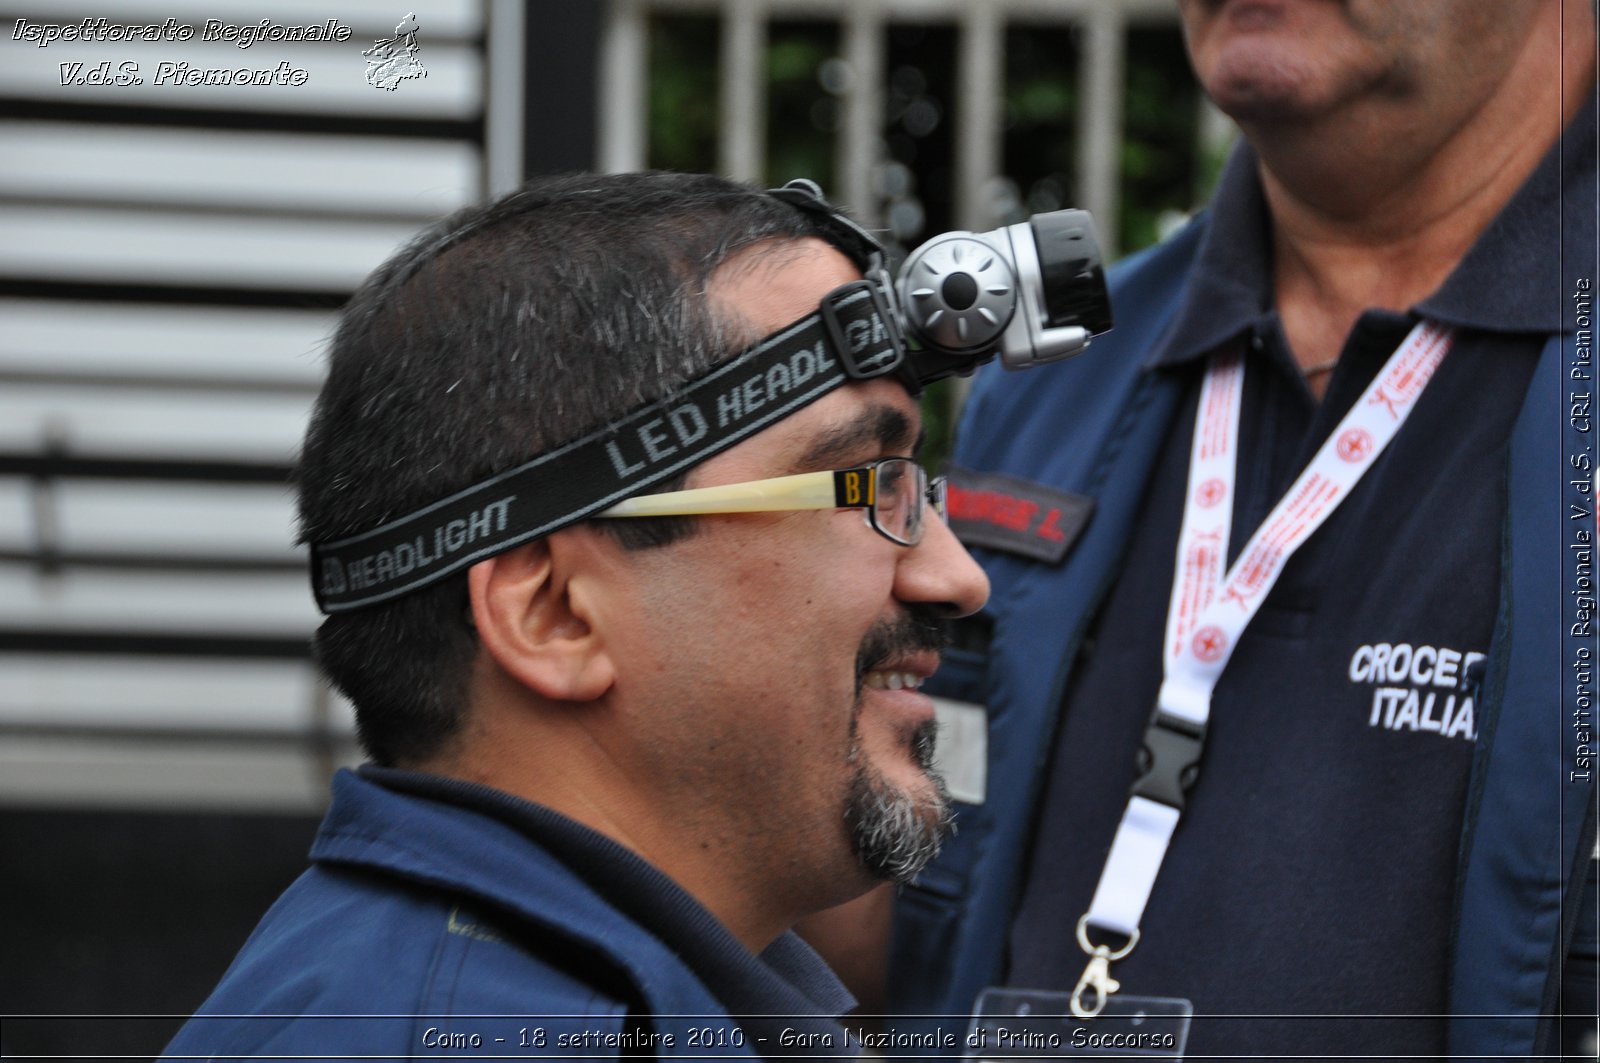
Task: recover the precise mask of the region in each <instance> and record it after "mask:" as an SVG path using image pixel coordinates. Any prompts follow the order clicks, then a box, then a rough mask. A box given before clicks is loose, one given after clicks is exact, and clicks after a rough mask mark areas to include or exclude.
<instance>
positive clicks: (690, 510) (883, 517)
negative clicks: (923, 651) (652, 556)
mask: <svg viewBox="0 0 1600 1063" xmlns="http://www.w3.org/2000/svg"><path fill="white" fill-rule="evenodd" d="M930 507H931V508H932V509H933V511H934V512H935V513H936V514H938V515H939V517H940V518H941V519H942V518H943V517H944V514H945V482H944V477H942V476H940V477H937V478H936V479H933V480H931V481H930V480H929V479H928V474H927V472H926V471H924V470H923V468H922V466H921V465H918V464H917V463H916V461H915V460H914V459H912V458H879V459H878V460H877V461H874V462H870V463H868V464H866V465H863V466H860V467H859V468H855V469H836V470H834V471H832V472H803V473H800V474H799V475H796V476H775V477H773V478H771V479H768V480H750V481H747V482H745V483H738V484H721V485H718V486H716V487H696V488H691V489H690V490H687V491H667V492H665V493H663V494H659V495H639V496H638V497H636V498H630V499H627V500H625V501H623V502H618V503H617V504H616V505H614V506H612V507H611V508H610V509H606V510H601V511H600V512H599V513H597V514H595V516H596V517H682V516H690V515H693V514H710V513H779V512H784V511H787V510H798V509H864V510H866V518H867V524H868V525H869V526H870V527H871V528H872V529H873V530H874V531H876V532H877V533H878V534H880V535H882V536H883V537H884V538H886V539H888V540H889V541H890V542H894V543H899V544H900V545H901V546H916V545H917V544H918V543H919V542H921V541H922V528H923V523H924V518H925V517H926V516H927V512H928V509H929V508H930Z"/></svg>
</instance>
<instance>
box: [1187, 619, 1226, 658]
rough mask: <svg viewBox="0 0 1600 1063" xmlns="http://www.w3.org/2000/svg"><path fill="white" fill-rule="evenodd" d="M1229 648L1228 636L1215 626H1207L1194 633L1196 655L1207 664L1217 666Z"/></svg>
mask: <svg viewBox="0 0 1600 1063" xmlns="http://www.w3.org/2000/svg"><path fill="white" fill-rule="evenodd" d="M1227 648H1228V636H1226V635H1224V634H1223V633H1222V629H1221V628H1220V627H1217V626H1216V625H1215V624H1207V625H1206V626H1205V627H1203V628H1201V629H1200V630H1199V631H1196V632H1195V633H1194V655H1195V656H1196V657H1198V658H1200V660H1202V661H1204V662H1205V663H1206V664H1215V663H1216V662H1218V661H1220V660H1222V654H1223V652H1224V651H1225V650H1226V649H1227Z"/></svg>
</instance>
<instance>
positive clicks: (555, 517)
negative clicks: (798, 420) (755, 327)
mask: <svg viewBox="0 0 1600 1063" xmlns="http://www.w3.org/2000/svg"><path fill="white" fill-rule="evenodd" d="M772 194H773V195H774V196H775V197H777V198H780V199H782V200H783V201H784V202H786V203H789V204H790V205H792V206H794V207H796V208H797V209H800V210H804V211H806V212H807V213H808V214H811V215H812V216H813V217H814V219H816V220H817V221H818V222H819V223H820V226H819V227H820V228H821V230H822V232H823V235H825V236H826V238H827V239H828V240H829V241H830V242H832V243H833V244H834V246H835V247H837V248H838V249H839V250H840V251H841V252H843V253H844V254H845V255H847V256H848V257H849V258H850V259H851V260H852V261H854V262H855V263H856V265H857V266H859V267H860V268H861V270H862V272H863V273H864V274H865V277H864V278H863V279H862V280H859V281H852V282H851V283H849V284H845V285H842V286H840V287H838V288H836V289H834V290H833V291H832V292H829V293H828V295H827V296H825V297H824V298H823V300H822V302H821V304H820V306H819V307H818V309H817V311H816V312H815V313H813V314H809V315H807V316H806V317H804V318H801V319H800V320H799V321H796V322H795V323H794V324H792V325H789V326H788V327H786V328H784V329H781V330H779V331H778V332H776V333H774V334H772V335H771V336H768V337H766V338H765V339H763V340H762V341H760V342H759V343H757V344H756V345H755V346H753V347H750V348H749V349H747V350H745V351H743V352H742V353H740V354H739V355H737V356H736V357H734V358H732V359H730V360H729V361H726V362H723V363H722V364H720V365H718V366H716V367H714V368H713V369H711V370H709V371H708V372H706V373H705V374H704V375H702V376H701V377H699V378H698V379H695V380H691V381H689V382H688V383H686V384H684V385H683V386H682V387H680V388H679V389H678V390H677V391H674V392H672V393H670V394H668V395H665V396H662V397H661V398H659V399H657V400H655V401H653V402H650V403H648V404H646V405H644V406H642V407H640V408H639V409H636V410H634V411H633V412H631V413H629V414H628V415H627V416H625V417H623V418H621V419H620V420H618V421H616V422H614V423H612V424H609V425H606V426H604V427H603V428H600V429H597V430H596V431H594V432H591V433H590V434H588V435H586V436H584V437H583V438H581V439H578V440H575V441H573V442H570V443H567V444H564V445H562V446H559V447H557V448H555V449H554V450H550V451H547V452H546V453H544V454H541V455H539V456H538V457H535V458H534V459H532V460H531V461H529V462H526V463H525V464H523V465H519V466H517V467H516V468H514V469H509V470H507V471H505V472H503V473H500V474H499V475H496V476H493V477H491V478H489V479H488V480H485V481H483V482H481V483H478V484H475V485H473V486H471V487H468V488H466V489H465V490H463V491H458V492H457V493H455V494H453V495H451V496H449V497H448V498H444V499H441V500H439V501H438V502H435V503H433V504H432V505H429V506H425V507H423V508H422V509H419V510H416V511H415V512H412V513H409V514H407V515H405V516H403V517H399V518H397V519H395V520H391V521H388V522H387V523H385V524H383V525H381V526H379V527H377V528H373V529H372V530H370V531H366V532H362V533H360V534H358V535H352V536H349V537H346V538H343V539H338V540H334V541H331V542H321V543H315V544H313V545H312V547H311V568H312V586H313V592H314V594H315V596H316V600H317V607H318V608H319V609H321V610H322V611H323V612H324V613H341V612H347V611H349V610H353V609H360V608H363V607H365V606H371V605H377V604H380V603H382V602H387V601H391V600H393V599H395V598H397V597H399V596H401V595H403V594H408V593H410V592H411V591H414V590H419V589H421V588H423V587H426V586H428V585H430V584H432V583H435V582H437V581H439V580H441V579H444V578H445V577H446V576H450V575H452V574H454V573H456V572H460V571H461V570H463V569H465V568H466V567H468V566H469V565H472V564H474V563H475V562H478V561H481V560H483V559H485V558H488V557H493V556H494V555H495V554H498V553H502V552H504V551H506V550H509V549H511V548H512V547H515V546H520V545H521V544H523V543H526V542H531V541H533V540H534V539H538V538H541V537H543V536H546V535H549V534H551V533H553V532H556V531H559V530H561V529H562V528H565V527H567V526H569V525H572V524H576V523H578V522H579V521H582V520H585V519H587V518H589V517H592V516H594V515H595V514H597V513H599V512H600V511H601V510H604V509H607V508H609V507H610V506H612V505H615V504H616V503H617V502H620V501H622V500H623V499H624V498H628V497H630V496H632V495H638V494H644V493H646V492H647V491H648V490H649V489H650V488H652V487H654V486H655V485H657V484H659V483H661V482H663V481H665V480H667V479H669V478H671V477H674V476H677V475H678V474H679V473H681V472H683V471H685V470H687V469H689V468H691V467H693V466H695V465H698V464H699V463H700V462H702V461H705V460H706V459H707V458H710V457H712V456H713V455H715V454H718V453H720V452H721V451H724V450H726V449H728V448H729V447H731V446H733V445H734V444H735V443H738V442H739V441H740V440H742V439H745V438H747V437H749V436H751V435H754V434H755V433H756V432H759V431H761V430H762V429H764V428H766V427H767V426H769V425H771V424H773V423H775V422H777V421H779V420H782V419H783V418H785V417H787V416H789V415H790V414H792V413H794V412H796V411H797V410H800V409H803V408H804V407H806V406H808V405H810V404H811V403H813V402H815V401H816V400H817V399H820V398H821V397H822V396H824V395H826V394H828V393H829V392H831V391H833V390H834V389H836V388H838V387H841V386H842V385H844V384H847V383H849V382H850V381H852V380H869V379H872V378H875V377H880V376H886V375H889V374H893V375H895V376H896V377H897V378H898V379H900V380H901V381H902V382H903V383H904V384H905V385H906V387H907V389H908V390H910V391H911V393H912V394H916V393H918V392H920V391H921V390H922V388H923V387H925V386H926V385H927V384H929V383H932V382H933V381H935V380H940V379H943V378H944V377H947V376H951V375H956V374H962V375H964V374H967V373H971V372H972V371H973V370H974V369H976V368H977V367H978V366H979V365H981V364H982V363H984V362H986V361H988V360H990V359H991V358H993V357H995V356H996V355H999V356H1000V358H1001V362H1002V364H1004V365H1005V366H1006V367H1007V368H1011V369H1018V368H1026V367H1027V366H1031V365H1037V364H1041V363H1043V362H1047V361H1053V360H1055V359H1057V358H1062V357H1066V356H1068V355H1071V354H1076V353H1077V352H1078V351H1081V350H1083V348H1084V347H1085V346H1087V344H1088V341H1089V337H1090V336H1091V335H1096V334H1098V333H1100V332H1104V331H1105V330H1106V329H1108V328H1110V327H1111V311H1110V304H1109V301H1108V299H1107V297H1106V291H1105V282H1104V278H1103V276H1102V273H1101V267H1100V252H1099V247H1098V245H1097V244H1096V242H1095V239H1094V230H1093V227H1092V225H1091V224H1090V223H1089V216H1088V215H1087V214H1085V213H1084V212H1083V211H1057V212H1055V213H1054V214H1041V215H1037V216H1035V217H1034V218H1033V219H1031V220H1030V221H1028V222H1026V223H1022V224H1018V225H1012V226H1008V227H1007V228H1005V229H997V230H995V231H994V232H990V233H982V234H973V233H947V234H945V235H944V236H940V237H935V238H934V239H932V240H930V241H928V242H927V243H926V244H924V245H922V247H920V248H918V249H917V250H916V251H914V252H912V255H911V257H910V258H909V259H908V260H907V262H906V265H905V267H904V268H903V269H902V270H901V272H900V277H899V279H898V281H894V280H891V279H890V277H889V274H888V272H887V271H886V270H885V268H884V265H883V248H882V245H880V244H879V243H878V241H877V240H876V238H874V237H873V236H872V235H871V234H870V233H868V232H867V231H866V230H865V229H862V228H861V227H860V226H858V225H857V224H856V223H855V222H853V221H851V220H850V219H849V218H848V217H846V216H845V215H843V214H841V213H839V212H838V210H837V209H836V208H834V207H832V206H830V205H829V204H828V203H827V202H826V201H825V200H824V199H823V198H822V193H821V191H820V190H819V189H818V188H817V186H816V185H814V184H812V183H811V182H809V181H791V182H790V183H789V184H788V185H786V186H784V187H783V188H781V189H776V190H774V191H773V192H772Z"/></svg>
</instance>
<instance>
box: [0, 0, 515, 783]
mask: <svg viewBox="0 0 1600 1063" xmlns="http://www.w3.org/2000/svg"><path fill="white" fill-rule="evenodd" d="M485 6H486V5H485V3H484V2H482V0H442V2H439V3H432V4H428V5H422V7H423V9H422V10H419V11H418V12H417V20H418V24H419V32H418V44H419V46H420V47H419V52H418V58H419V59H420V61H421V62H422V64H423V66H424V67H425V68H426V70H427V76H426V78H420V79H412V80H407V81H404V82H401V83H400V84H399V86H398V87H397V88H396V89H395V90H393V91H385V90H381V89H377V88H374V87H373V86H371V85H369V84H367V83H366V80H365V74H366V69H367V61H366V58H365V57H364V56H363V55H362V52H363V50H364V49H367V48H370V47H372V45H373V44H374V42H375V41H377V40H379V39H382V38H389V37H392V36H393V35H394V28H395V25H396V23H397V22H398V21H399V20H400V18H401V17H402V16H404V15H405V14H406V8H404V7H403V6H401V7H397V6H395V5H394V4H392V3H389V2H387V0H384V2H381V3H380V2H377V0H356V2H350V0H342V2H341V3H339V4H333V5H327V4H318V3H310V2H304V0H280V2H275V3H273V4H270V5H265V6H261V5H258V6H256V7H247V5H240V4H237V3H201V2H198V0H163V2H161V3H155V2H152V0H102V2H100V3H97V4H96V5H93V10H92V11H88V10H85V9H84V6H83V5H38V4H31V5H23V4H14V3H7V4H0V802H6V801H8V802H20V803H31V804H37V803H47V804H62V803H64V804H77V805H81V804H86V803H87V804H98V803H110V804H134V805H154V806H163V807H171V806H187V807H202V808H204V807H233V808H275V809H310V808H314V807H316V805H317V804H318V803H320V801H321V800H323V795H324V793H325V788H326V773H327V771H328V769H329V768H330V767H331V765H332V764H333V763H334V762H335V761H336V760H338V759H343V758H348V757H349V756H350V755H351V754H352V749H353V746H352V743H351V739H350V735H351V733H352V725H351V718H350V711H349V707H348V706H347V705H345V704H343V703H342V702H341V701H340V700H338V699H336V698H333V697H332V696H330V695H329V693H328V692H327V691H326V690H325V689H323V688H322V687H321V686H320V684H319V683H318V681H317V680H316V678H315V676H314V674H313V671H312V669H311V666H310V664H309V662H308V660H307V659H306V657H305V652H304V647H305V644H306V641H307V639H308V638H309V635H310V633H311V631H312V630H313V628H314V626H315V624H316V622H317V615H316V612H315V610H314V608H313V606H312V604H311V600H310V596H309V594H308V592H307V589H306V580H305V576H304V574H303V567H302V566H303V552H302V551H301V550H300V549H299V548H297V547H295V546H294V545H293V538H294V518H293V505H292V495H291V493H290V491H289V489H288V487H287V485H286V483H284V482H283V474H284V473H285V472H286V471H287V469H288V468H289V466H290V464H291V462H292V460H293V457H294V453H295V449H296V447H297V446H298V443H299V440H300V437H301V435H302V434H303V431H304V427H305V422H306V417H307V414H308V411H309V408H310V404H311V400H312V399H313V397H314V396H315V392H316V387H317V384H318V382H319V380H320V378H321V373H322V366H321V361H320V352H321V349H322V345H323V343H324V341H325V339H326V338H327V336H328V335H329V333H330V332H331V330H332V328H333V325H334V320H335V307H336V306H337V304H338V302H340V301H341V300H342V299H343V298H344V297H345V296H347V295H348V294H349V292H350V291H351V290H353V288H354V287H355V286H356V284H358V283H359V281H360V280H361V279H362V278H363V277H364V276H365V275H366V274H367V273H368V272H370V271H371V269H372V268H373V267H374V266H376V265H377V264H378V263H379V262H380V261H382V260H383V259H384V258H385V257H387V256H388V255H389V254H390V253H391V252H392V251H393V250H394V249H395V248H396V247H397V246H399V245H400V244H401V243H402V242H403V241H405V240H407V239H409V238H410V237H411V236H412V235H413V234H414V233H415V232H416V231H417V230H418V229H420V228H421V227H422V226H423V225H424V224H426V223H427V222H429V221H431V220H432V219H434V218H437V217H439V216H441V215H443V214H446V213H448V212H450V211H452V210H454V209H456V208H457V207H460V206H462V205H465V204H467V203H470V202H473V201H476V200H478V199H479V198H481V197H482V196H483V194H484V189H485V185H486V183H487V179H486V173H485V171H486V165H485V140H486V136H485V132H484V127H485V121H484V114H485V110H486V91H487V86H488V84H489V82H490V80H491V79H490V78H489V76H488V71H487V68H486V63H487V60H486V49H485V46H484V34H485V23H486V14H485ZM69 9H70V10H69ZM86 15H93V16H97V17H100V16H103V17H106V18H107V19H109V20H110V21H112V22H115V23H127V24H142V23H156V24H159V23H162V22H163V21H164V20H166V19H168V18H174V19H176V20H177V21H178V22H179V23H187V24H192V25H195V26H197V27H201V28H202V32H203V27H204V24H205V22H206V20H208V19H221V20H223V21H224V22H228V23H235V24H258V23H259V22H260V20H261V19H262V18H264V17H265V18H268V19H269V20H270V21H271V22H273V23H276V24H282V25H307V24H321V23H324V22H326V21H327V20H328V19H329V18H330V17H333V18H336V19H337V20H338V22H339V23H340V24H341V25H343V26H346V27H349V29H350V30H351V36H350V39H349V40H348V41H344V42H338V41H325V42H303V43H287V42H273V41H270V40H262V41H258V42H257V43H255V44H253V45H251V46H250V47H249V48H245V49H241V48H239V47H237V45H236V44H234V43H229V42H209V43H208V42H204V41H202V40H200V39H199V37H200V35H199V34H197V36H196V38H195V39H194V40H192V41H190V42H175V41H161V42H153V43H146V42H132V43H129V42H64V41H58V42H55V43H52V44H50V45H49V46H48V47H46V48H39V47H36V46H35V45H34V44H33V43H31V42H28V41H19V40H15V39H13V37H14V30H15V26H16V21H17V20H18V19H27V20H29V21H30V22H36V23H46V22H54V23H72V24H76V23H78V22H81V20H82V18H83V17H85V16H86ZM106 61H110V62H111V69H112V71H113V72H116V71H118V70H121V69H124V68H122V67H121V65H120V64H123V63H134V64H137V66H138V72H139V76H141V77H143V78H144V79H145V82H146V83H145V84H143V85H120V86H119V85H104V86H100V85H93V84H71V83H69V84H63V83H62V81H63V77H66V78H67V80H69V81H71V79H72V78H73V77H75V76H76V75H78V74H86V73H87V72H88V71H90V70H92V69H94V68H95V67H96V66H98V65H99V64H101V63H103V62H106ZM77 63H81V64H83V66H82V67H81V68H80V67H74V66H72V64H77ZM163 63H168V64H173V65H174V66H178V65H181V64H188V65H189V66H190V67H192V68H222V69H228V68H233V69H237V68H249V69H273V68H276V67H278V65H279V64H280V63H282V64H287V65H288V67H290V68H292V69H298V70H304V71H306V75H305V79H304V84H302V85H299V86H289V85H260V86H257V85H229V86H205V87H191V86H182V85H175V84H167V85H159V84H156V83H155V82H156V74H157V72H158V69H159V68H160V65H161V64H163ZM64 64H65V65H66V69H65V71H64V70H63V65H64ZM510 73H511V75H512V76H515V74H516V71H514V70H513V71H511V72H510ZM86 80H89V79H86ZM515 132H516V131H515V130H512V131H510V132H508V134H507V135H508V136H511V135H513V134H515ZM519 143H520V142H519ZM502 183H504V182H502Z"/></svg>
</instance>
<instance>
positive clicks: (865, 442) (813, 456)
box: [795, 406, 921, 469]
mask: <svg viewBox="0 0 1600 1063" xmlns="http://www.w3.org/2000/svg"><path fill="white" fill-rule="evenodd" d="M920 442H921V440H920V438H913V434H912V430H911V418H909V417H907V416H906V415H905V414H904V413H903V412H901V411H900V410H898V409H896V408H895V407H893V406H874V407H872V408H871V409H869V410H868V411H867V412H866V413H865V414H863V415H862V416H861V417H858V418H856V419H855V420H852V421H850V422H849V423H847V424H841V425H835V426H834V427H832V428H829V429H828V430H826V431H824V432H823V433H822V434H821V435H819V436H818V437H817V438H816V439H815V440H813V441H812V444H811V446H810V447H808V448H807V449H806V452H805V453H804V454H802V455H801V456H800V458H799V459H798V460H797V461H796V463H795V466H796V468H799V469H832V468H837V467H838V466H839V465H840V464H842V463H844V462H847V461H853V460H856V459H858V458H860V457H861V452H862V451H863V450H864V449H865V448H867V447H868V446H869V445H870V446H875V448H876V449H882V450H887V451H894V452H898V453H904V452H905V451H906V449H907V448H908V447H912V446H913V445H915V444H920Z"/></svg>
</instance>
